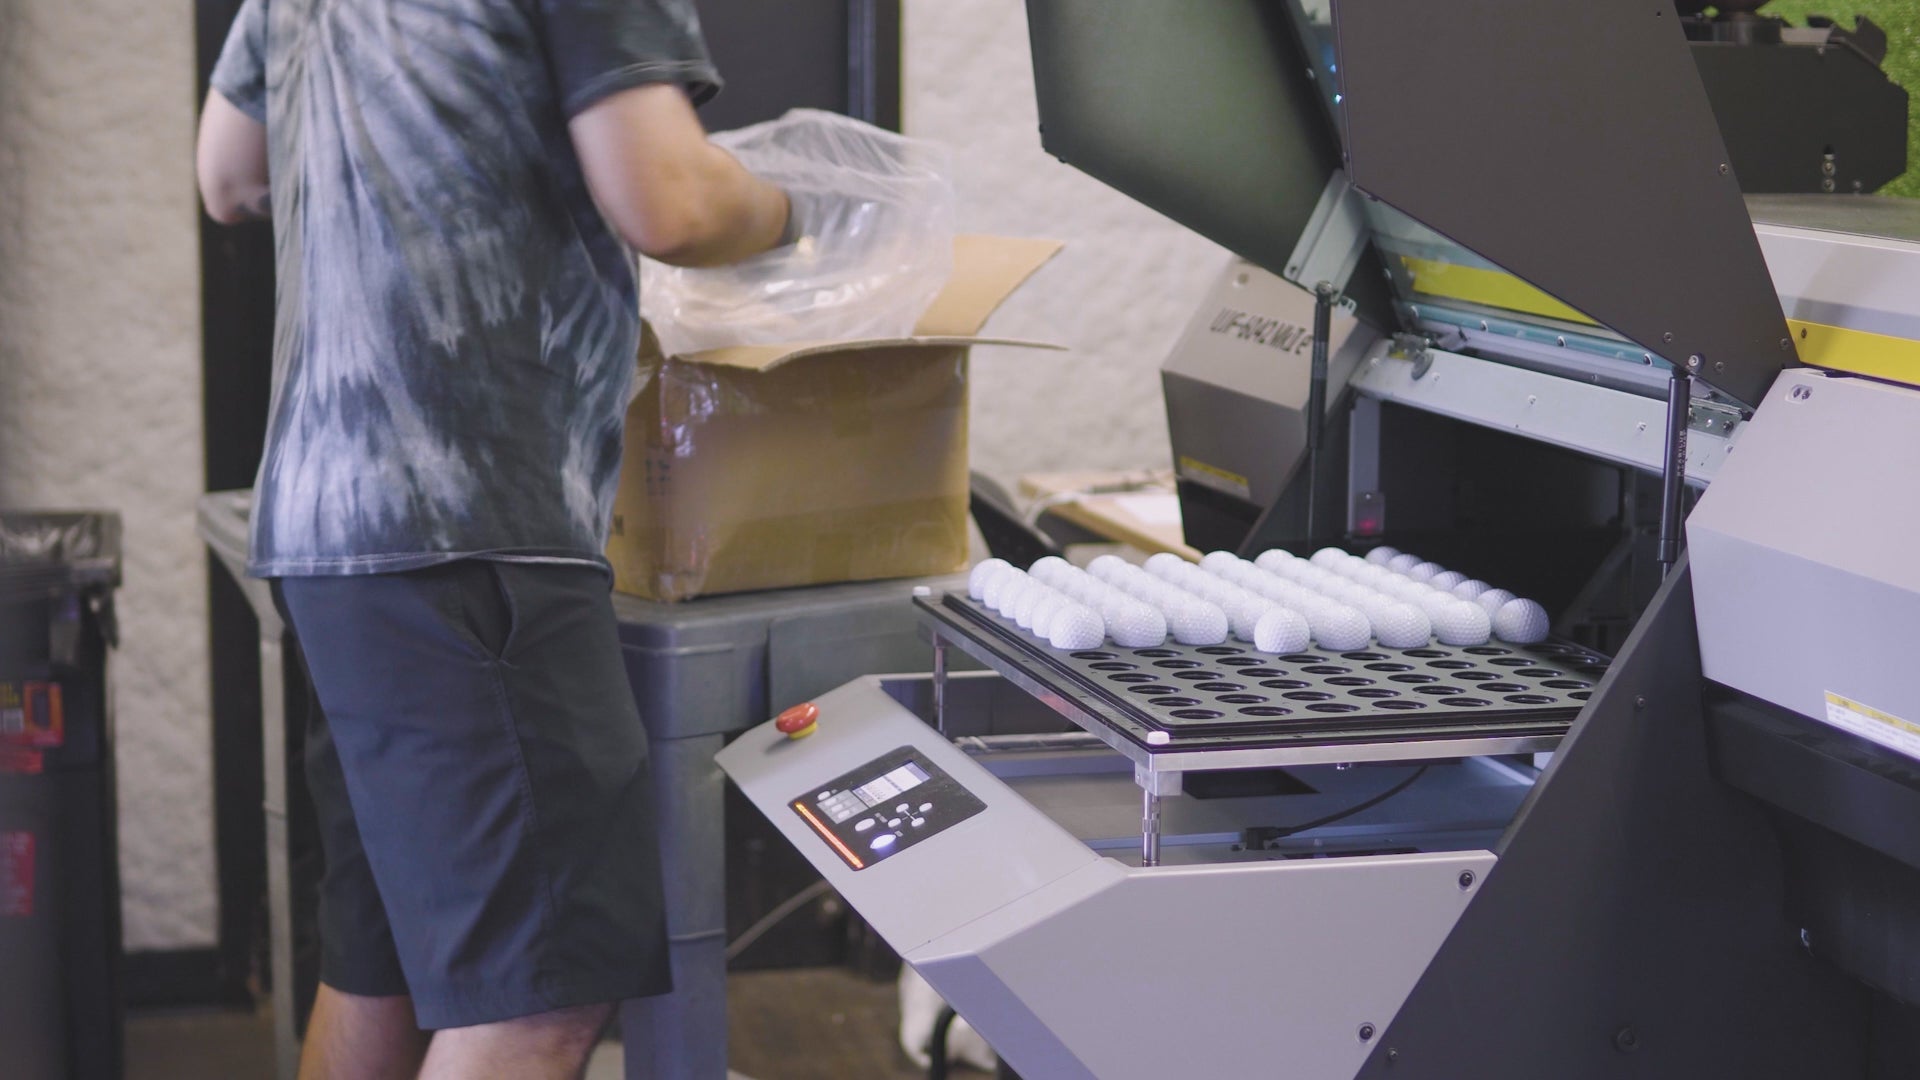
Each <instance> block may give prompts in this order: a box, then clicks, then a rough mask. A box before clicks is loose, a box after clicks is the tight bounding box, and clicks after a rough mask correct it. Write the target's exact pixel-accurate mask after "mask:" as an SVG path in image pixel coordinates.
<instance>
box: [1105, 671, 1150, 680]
mask: <svg viewBox="0 0 1920 1080" xmlns="http://www.w3.org/2000/svg"><path fill="white" fill-rule="evenodd" d="M1107 678H1109V679H1112V680H1113V681H1114V682H1153V681H1155V680H1157V679H1159V678H1160V676H1158V675H1155V674H1153V673H1152V672H1147V671H1132V672H1122V673H1121V674H1118V675H1109V676H1107Z"/></svg>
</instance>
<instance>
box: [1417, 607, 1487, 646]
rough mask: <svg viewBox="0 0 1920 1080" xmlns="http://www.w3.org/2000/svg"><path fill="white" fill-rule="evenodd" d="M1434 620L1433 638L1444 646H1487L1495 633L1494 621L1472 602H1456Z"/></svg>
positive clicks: (1441, 611) (1435, 616)
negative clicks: (1488, 639)
mask: <svg viewBox="0 0 1920 1080" xmlns="http://www.w3.org/2000/svg"><path fill="white" fill-rule="evenodd" d="M1432 618H1433V636H1434V637H1436V638H1439V639H1440V643H1441V644H1443V645H1485V644H1486V643H1487V638H1488V637H1489V636H1490V635H1491V634H1492V633H1493V622H1492V620H1490V619H1489V618H1487V613H1486V611H1485V610H1484V609H1482V608H1481V607H1480V605H1478V604H1475V603H1474V602H1473V601H1471V600H1454V601H1452V602H1450V603H1449V604H1448V605H1447V606H1446V607H1445V608H1443V609H1440V610H1439V611H1438V612H1436V613H1433V614H1432Z"/></svg>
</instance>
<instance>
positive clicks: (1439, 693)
mask: <svg viewBox="0 0 1920 1080" xmlns="http://www.w3.org/2000/svg"><path fill="white" fill-rule="evenodd" d="M1413 692H1414V693H1416V694H1425V695H1427V696H1428V697H1452V696H1454V695H1455V694H1458V693H1459V692H1460V688H1459V687H1457V686H1416V687H1414V688H1413Z"/></svg>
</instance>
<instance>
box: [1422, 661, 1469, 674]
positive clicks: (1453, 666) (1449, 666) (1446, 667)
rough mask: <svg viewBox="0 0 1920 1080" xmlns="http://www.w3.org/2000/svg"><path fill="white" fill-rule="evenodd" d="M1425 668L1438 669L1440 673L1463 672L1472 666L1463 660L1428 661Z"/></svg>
mask: <svg viewBox="0 0 1920 1080" xmlns="http://www.w3.org/2000/svg"><path fill="white" fill-rule="evenodd" d="M1427 666H1428V667H1431V668H1439V669H1440V670H1442V671H1465V670H1466V669H1467V668H1470V667H1472V666H1473V665H1472V664H1469V663H1467V662H1466V661H1465V660H1429V661H1427Z"/></svg>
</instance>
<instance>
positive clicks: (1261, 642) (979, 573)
mask: <svg viewBox="0 0 1920 1080" xmlns="http://www.w3.org/2000/svg"><path fill="white" fill-rule="evenodd" d="M1396 564H1397V565H1396ZM968 593H969V595H971V596H972V597H973V598H974V599H976V600H979V601H981V602H982V603H984V604H986V605H987V606H988V607H990V608H992V609H993V610H995V611H997V612H999V613H1001V614H1002V615H1005V616H1006V617H1008V618H1010V619H1013V620H1014V622H1015V623H1016V624H1018V625H1019V626H1020V627H1021V628H1023V629H1027V630H1030V631H1032V632H1033V633H1034V634H1035V635H1036V636H1038V637H1041V638H1044V639H1046V640H1047V642H1048V643H1049V644H1051V645H1052V646H1054V647H1055V648H1059V649H1090V648H1094V647H1096V646H1098V645H1099V644H1100V643H1101V642H1102V641H1104V640H1106V639H1107V638H1109V637H1110V638H1112V640H1113V642H1114V643H1115V644H1116V645H1120V646H1122V647H1125V648H1145V647H1150V646H1154V645H1159V644H1162V643H1163V642H1165V640H1166V638H1167V636H1168V635H1169V634H1171V635H1172V636H1173V638H1174V639H1175V640H1176V641H1179V642H1181V643H1182V644H1187V645H1218V644H1220V643H1222V642H1223V641H1225V640H1226V638H1227V635H1228V634H1229V633H1231V634H1232V635H1233V636H1234V637H1237V638H1240V639H1241V640H1243V641H1247V642H1250V643H1252V644H1253V646H1254V647H1255V648H1256V649H1258V650H1260V651H1262V652H1271V653H1276V654H1285V653H1290V652H1299V651H1301V650H1302V649H1305V648H1306V647H1307V644H1308V642H1309V640H1311V641H1314V642H1317V643H1318V644H1319V645H1320V646H1321V647H1322V648H1326V649H1332V650H1336V651H1348V650H1353V649H1359V648H1364V647H1365V646H1366V645H1367V643H1368V642H1369V641H1370V640H1376V639H1377V640H1378V641H1379V642H1380V644H1382V645H1385V646H1388V647H1390V648H1415V647H1418V646H1421V645H1425V644H1426V643H1427V642H1428V641H1429V640H1430V638H1432V637H1437V638H1439V640H1440V641H1441V642H1442V643H1443V644H1448V645H1482V644H1485V643H1486V642H1487V640H1488V638H1489V637H1490V636H1493V635H1497V636H1499V637H1500V638H1501V639H1502V640H1504V641H1511V642H1515V643H1520V644H1532V643H1534V642H1537V641H1540V640H1543V639H1544V638H1545V637H1546V633H1547V617H1546V611H1545V609H1543V608H1541V606H1540V605H1539V604H1537V603H1535V602H1533V601H1531V600H1521V599H1517V598H1515V597H1514V596H1513V594H1512V593H1509V592H1506V591H1505V590H1501V589H1495V588H1493V587H1492V586H1489V585H1487V584H1486V583H1485V582H1481V581H1473V580H1469V579H1467V578H1466V576H1465V575H1463V574H1458V573H1454V572H1451V571H1447V570H1445V569H1444V568H1442V567H1439V566H1438V565H1437V564H1434V563H1430V562H1425V561H1424V560H1420V559H1418V558H1417V557H1414V556H1409V555H1406V554H1404V553H1402V552H1399V551H1396V550H1394V549H1391V548H1386V549H1375V551H1374V552H1371V553H1369V555H1368V557H1367V558H1364V559H1363V558H1361V557H1359V556H1357V555H1351V554H1349V553H1347V552H1344V551H1341V550H1339V549H1337V548H1323V549H1321V550H1320V551H1318V552H1316V553H1315V554H1314V556H1313V558H1312V559H1311V560H1308V559H1300V558H1298V557H1296V556H1294V555H1292V554H1291V553H1289V552H1286V551H1280V550H1277V549H1276V550H1273V551H1269V552H1266V553H1264V554H1262V555H1261V556H1260V557H1259V559H1257V560H1255V561H1254V562H1247V561H1246V560H1244V559H1241V558H1239V557H1237V556H1235V555H1232V554H1230V553H1228V552H1223V551H1218V552H1213V553H1212V554H1210V555H1208V556H1207V557H1206V558H1205V559H1203V560H1202V562H1201V565H1200V566H1198V567H1196V566H1194V565H1192V564H1191V563H1188V562H1186V561H1185V560H1184V559H1181V558H1180V557H1179V556H1176V555H1171V554H1164V553H1163V554H1160V555H1156V556H1154V557H1152V558H1150V559H1148V560H1147V564H1146V566H1145V568H1144V569H1143V568H1141V567H1137V566H1134V565H1133V564H1131V563H1128V562H1126V561H1125V560H1123V559H1119V558H1116V557H1113V556H1102V557H1101V558H1099V559H1095V560H1094V561H1093V563H1092V564H1090V565H1089V566H1088V568H1087V569H1086V570H1081V569H1079V568H1078V567H1075V566H1073V565H1072V564H1070V563H1068V562H1066V561H1065V560H1064V559H1059V558H1054V557H1049V558H1045V559H1041V560H1040V561H1039V562H1036V563H1035V564H1034V565H1033V568H1032V570H1031V572H1027V573H1023V572H1022V571H1020V570H1019V569H1018V568H1017V567H1014V566H1012V565H1011V564H1009V563H1007V562H1005V561H1004V560H1000V559H988V560H986V561H985V562H982V563H980V564H979V565H978V566H976V567H975V568H974V570H973V573H972V575H971V576H970V578H969V581H968Z"/></svg>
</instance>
